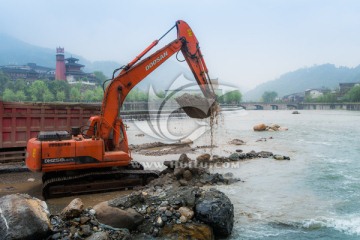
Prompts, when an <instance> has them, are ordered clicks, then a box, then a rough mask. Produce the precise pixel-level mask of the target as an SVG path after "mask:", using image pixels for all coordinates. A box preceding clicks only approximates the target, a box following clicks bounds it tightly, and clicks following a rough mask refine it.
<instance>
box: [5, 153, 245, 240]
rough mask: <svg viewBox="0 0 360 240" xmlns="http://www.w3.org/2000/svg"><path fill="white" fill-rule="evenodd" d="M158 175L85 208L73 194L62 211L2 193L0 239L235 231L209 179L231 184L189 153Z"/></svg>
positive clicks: (226, 203) (196, 235)
mask: <svg viewBox="0 0 360 240" xmlns="http://www.w3.org/2000/svg"><path fill="white" fill-rule="evenodd" d="M165 165H166V166H167V169H165V170H164V171H163V172H162V174H161V176H160V178H158V179H155V180H153V181H152V182H150V183H149V184H148V185H147V186H145V187H144V188H142V189H139V190H137V191H135V192H132V193H131V194H129V195H126V196H122V197H119V198H115V199H113V200H110V201H106V202H102V203H99V204H97V205H95V206H93V207H91V208H86V209H84V205H83V203H82V201H81V199H79V198H76V199H74V200H73V201H72V202H71V203H70V204H69V205H68V206H67V207H66V208H65V209H64V210H63V211H62V212H61V214H59V215H51V213H50V212H49V210H48V207H47V205H46V202H44V201H41V200H39V199H36V198H33V197H31V196H29V195H27V194H12V195H7V196H4V197H2V198H1V199H0V210H1V211H0V239H88V240H89V239H90V240H92V239H149V238H154V237H157V238H160V239H161V238H166V239H169V238H173V239H214V238H218V237H226V236H229V235H230V234H231V231H232V228H233V223H234V219H233V218H234V207H233V205H232V203H231V202H230V200H229V198H228V197H227V196H226V195H225V194H223V193H222V192H220V191H218V190H215V189H211V188H210V189H202V188H200V187H202V186H206V185H214V184H216V185H218V184H231V183H233V182H236V181H239V179H233V178H231V175H226V176H223V175H221V174H211V173H209V171H208V169H207V168H202V167H199V165H198V164H197V161H193V160H191V159H189V158H188V157H187V156H186V155H185V154H182V155H181V156H180V159H179V160H177V161H168V162H165Z"/></svg>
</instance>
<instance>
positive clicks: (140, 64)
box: [26, 20, 215, 198]
mask: <svg viewBox="0 0 360 240" xmlns="http://www.w3.org/2000/svg"><path fill="white" fill-rule="evenodd" d="M175 27H176V28H177V38H176V39H175V40H174V41H172V42H171V43H169V44H168V45H166V46H164V47H163V48H161V49H160V50H158V51H156V52H155V53H153V54H151V55H150V56H148V57H146V58H144V59H143V60H141V58H142V57H144V55H145V54H146V53H148V52H149V51H150V50H151V49H152V48H153V47H154V46H156V45H157V44H158V42H159V41H160V40H161V39H162V38H163V37H164V36H165V35H166V34H167V33H169V32H170V31H171V30H172V29H173V28H175ZM167 33H165V34H164V35H163V36H162V37H161V38H160V39H158V40H155V41H154V42H153V43H152V44H151V45H149V46H148V47H147V48H146V49H145V50H144V51H143V52H141V54H140V55H138V56H137V57H136V58H135V59H134V60H132V61H131V62H130V63H128V64H127V65H125V66H123V67H121V68H119V69H118V70H121V71H120V73H119V74H118V75H117V77H115V78H114V74H115V71H114V74H113V78H112V80H111V82H110V83H109V84H108V86H107V87H106V89H105V92H104V98H103V101H102V106H101V112H100V115H98V116H92V117H90V119H89V122H88V125H87V127H86V129H80V128H78V127H73V128H72V130H71V133H69V132H67V131H52V132H40V133H39V135H38V136H37V138H32V139H30V140H29V141H28V143H27V152H26V165H27V167H28V168H29V169H30V170H31V171H34V172H43V173H44V174H43V196H44V198H50V197H57V196H64V195H72V194H80V193H89V192H96V191H104V190H106V191H108V190H117V189H123V188H130V187H133V186H137V185H143V184H145V183H146V182H148V181H149V180H150V179H154V178H156V177H158V172H156V171H150V170H144V169H143V167H142V166H141V165H140V164H139V163H136V162H134V161H132V157H131V152H130V150H129V146H128V139H127V136H126V128H125V125H124V123H123V121H122V119H121V117H120V108H121V106H122V104H123V102H124V101H125V98H126V96H127V95H128V94H129V92H130V91H131V89H132V88H134V87H135V86H136V85H137V84H138V83H139V82H141V81H142V80H143V79H144V78H145V77H146V76H148V75H149V74H150V73H152V72H153V71H154V70H155V69H157V68H158V67H159V66H160V65H161V64H162V63H164V62H165V61H166V60H168V59H169V58H170V57H171V56H172V55H174V54H175V53H178V52H179V51H181V52H182V54H183V56H184V57H185V59H186V62H187V64H188V65H189V67H190V69H191V71H192V73H193V74H194V77H195V79H196V81H197V83H198V85H199V87H200V89H201V91H202V93H203V94H204V96H205V98H206V99H212V100H214V99H215V93H214V90H213V88H212V85H211V81H210V77H209V75H208V69H207V67H206V64H205V61H204V59H203V56H202V54H201V51H200V47H199V42H198V41H197V39H196V37H195V35H194V33H193V31H192V30H191V28H190V27H189V25H188V24H187V23H186V22H184V21H181V20H179V21H177V22H176V24H175V25H174V26H173V27H172V28H171V29H170V30H169V31H168V32H167ZM205 117H208V116H207V114H206V116H205Z"/></svg>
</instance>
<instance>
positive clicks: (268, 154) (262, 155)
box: [258, 151, 274, 158]
mask: <svg viewBox="0 0 360 240" xmlns="http://www.w3.org/2000/svg"><path fill="white" fill-rule="evenodd" d="M273 155H274V154H273V153H272V152H267V151H261V152H258V157H261V158H269V157H271V156H273Z"/></svg>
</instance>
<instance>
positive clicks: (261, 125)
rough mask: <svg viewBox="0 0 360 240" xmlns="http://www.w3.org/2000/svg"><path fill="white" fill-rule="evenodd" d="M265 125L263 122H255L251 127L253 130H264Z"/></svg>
mask: <svg viewBox="0 0 360 240" xmlns="http://www.w3.org/2000/svg"><path fill="white" fill-rule="evenodd" d="M266 127H267V126H266V125H265V124H264V123H260V124H257V125H255V126H254V127H253V129H254V131H265V130H266Z"/></svg>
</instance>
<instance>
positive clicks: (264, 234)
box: [128, 110, 360, 239]
mask: <svg viewBox="0 0 360 240" xmlns="http://www.w3.org/2000/svg"><path fill="white" fill-rule="evenodd" d="M161 121H163V122H162V124H167V127H168V130H169V132H171V133H173V135H176V134H183V133H184V132H190V133H194V132H196V131H195V130H196V128H200V125H201V124H200V125H199V124H198V123H197V122H196V121H195V122H194V121H192V120H189V119H175V120H172V121H167V120H161ZM359 122H360V112H350V111H335V110H334V111H300V114H297V115H295V114H291V111H245V110H238V111H229V112H223V114H222V116H221V117H220V119H219V123H218V125H217V127H216V128H215V130H214V142H215V145H216V146H217V147H215V148H213V149H212V150H210V149H209V148H199V149H197V150H196V152H194V153H189V154H188V156H189V157H190V158H192V159H195V158H196V156H198V155H199V154H201V153H205V152H207V153H209V152H210V151H211V153H212V154H217V155H220V156H228V155H230V154H231V153H233V152H235V150H236V149H241V150H243V151H244V152H249V151H251V150H255V151H261V150H264V151H271V152H273V153H274V154H281V155H285V156H289V157H290V158H291V160H290V161H277V160H274V159H270V158H263V159H253V160H249V161H244V162H239V164H235V165H234V166H224V167H216V168H213V169H212V171H214V172H221V173H227V172H231V173H233V174H234V175H235V177H238V178H241V180H243V181H244V182H238V183H235V184H232V185H228V186H223V185H222V186H215V187H216V188H218V189H219V190H221V191H223V192H224V193H225V194H226V195H227V196H228V197H229V198H230V199H231V201H232V203H233V204H234V208H235V225H234V230H233V234H232V237H231V238H230V239H359V238H360V208H359V206H360V159H359V158H360V140H359V136H360V127H359ZM258 123H265V124H268V125H269V124H271V123H276V124H279V125H280V126H282V127H287V128H288V129H289V130H288V131H280V132H254V131H253V130H252V127H253V126H254V125H255V124H258ZM146 124H147V122H146V121H143V122H134V123H129V125H130V128H129V130H128V135H129V140H130V143H133V144H140V143H144V142H153V141H155V140H156V139H154V138H153V137H149V136H148V135H145V136H144V137H139V136H135V135H136V134H138V133H139V131H140V130H143V129H144V128H145V127H144V126H145V125H146ZM210 135H211V134H210V133H209V132H207V133H205V134H204V135H202V136H201V137H200V138H198V139H196V138H194V139H195V141H194V143H193V145H192V147H196V146H204V145H209V144H210ZM192 137H194V136H192ZM235 138H238V139H241V140H244V141H245V142H246V145H241V146H235V145H230V144H228V142H229V141H230V140H232V139H235ZM258 140H261V141H258ZM178 157H179V155H165V156H144V155H139V154H133V158H134V159H136V160H137V161H140V162H143V163H147V164H153V165H148V166H150V167H151V166H152V167H153V168H158V167H159V166H160V165H158V166H157V165H156V164H157V163H158V162H162V161H163V160H171V159H177V158H178Z"/></svg>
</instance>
